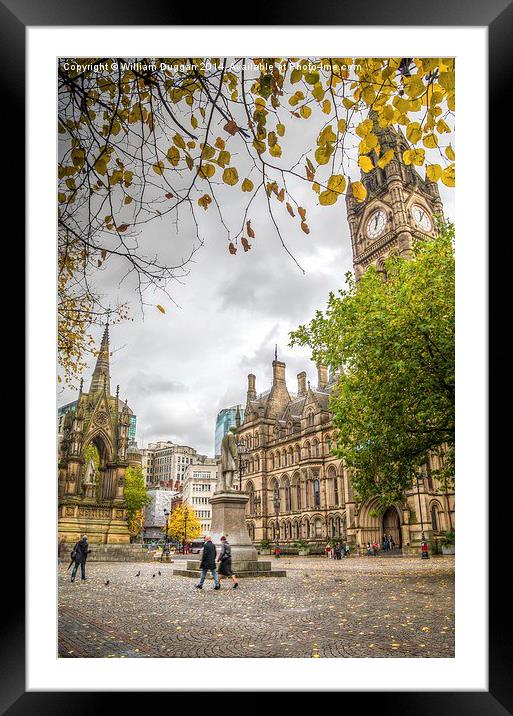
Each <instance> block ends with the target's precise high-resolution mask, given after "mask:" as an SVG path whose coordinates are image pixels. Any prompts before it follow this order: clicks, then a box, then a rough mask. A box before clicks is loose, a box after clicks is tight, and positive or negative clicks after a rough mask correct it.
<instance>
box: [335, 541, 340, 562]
mask: <svg viewBox="0 0 513 716" xmlns="http://www.w3.org/2000/svg"><path fill="white" fill-rule="evenodd" d="M341 557H342V545H341V544H340V542H337V544H336V545H335V559H341Z"/></svg>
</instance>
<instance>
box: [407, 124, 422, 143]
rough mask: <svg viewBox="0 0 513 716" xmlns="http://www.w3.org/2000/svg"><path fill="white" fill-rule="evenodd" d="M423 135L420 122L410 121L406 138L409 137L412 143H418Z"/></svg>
mask: <svg viewBox="0 0 513 716" xmlns="http://www.w3.org/2000/svg"><path fill="white" fill-rule="evenodd" d="M421 137H422V130H421V128H420V124H419V123H418V122H410V124H409V125H408V126H407V127H406V139H408V140H409V141H410V142H411V143H412V144H416V143H417V142H418V141H419V139H420V138H421Z"/></svg>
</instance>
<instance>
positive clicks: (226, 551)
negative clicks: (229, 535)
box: [217, 535, 239, 589]
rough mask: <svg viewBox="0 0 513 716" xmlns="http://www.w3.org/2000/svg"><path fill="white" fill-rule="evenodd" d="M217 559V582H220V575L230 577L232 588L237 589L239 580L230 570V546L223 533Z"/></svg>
mask: <svg viewBox="0 0 513 716" xmlns="http://www.w3.org/2000/svg"><path fill="white" fill-rule="evenodd" d="M217 561H218V562H219V584H221V577H231V578H232V580H233V588H234V589H237V587H238V586H239V582H238V581H237V577H236V576H235V574H234V573H233V572H232V546H231V544H229V542H228V540H227V539H226V537H225V536H224V535H223V536H222V537H221V554H220V555H219V557H218V558H217Z"/></svg>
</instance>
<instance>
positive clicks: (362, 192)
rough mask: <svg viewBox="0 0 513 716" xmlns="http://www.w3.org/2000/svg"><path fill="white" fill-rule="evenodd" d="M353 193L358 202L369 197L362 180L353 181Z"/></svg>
mask: <svg viewBox="0 0 513 716" xmlns="http://www.w3.org/2000/svg"><path fill="white" fill-rule="evenodd" d="M351 193H352V194H353V196H354V198H355V199H356V201H358V202H360V203H361V202H362V201H365V199H366V197H367V189H366V188H365V187H364V186H363V184H362V182H361V181H353V182H351Z"/></svg>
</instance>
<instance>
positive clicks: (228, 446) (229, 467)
mask: <svg viewBox="0 0 513 716" xmlns="http://www.w3.org/2000/svg"><path fill="white" fill-rule="evenodd" d="M232 430H233V429H232V428H230V430H229V432H228V433H227V434H226V435H225V436H224V438H223V440H222V442H221V463H220V465H219V468H218V476H217V483H216V489H215V491H216V492H231V491H232V490H233V480H234V478H235V473H236V471H237V465H238V455H239V452H238V449H237V440H236V438H235V435H234V434H233V431H232Z"/></svg>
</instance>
